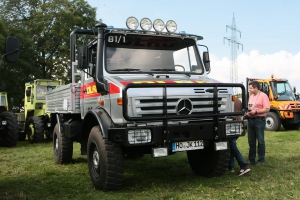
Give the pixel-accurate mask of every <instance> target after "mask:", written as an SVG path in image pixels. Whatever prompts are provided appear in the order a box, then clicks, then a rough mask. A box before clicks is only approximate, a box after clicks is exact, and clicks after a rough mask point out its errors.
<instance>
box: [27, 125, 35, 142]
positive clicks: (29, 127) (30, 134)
mask: <svg viewBox="0 0 300 200" xmlns="http://www.w3.org/2000/svg"><path fill="white" fill-rule="evenodd" d="M33 136H34V126H33V124H29V126H28V138H30V139H33Z"/></svg>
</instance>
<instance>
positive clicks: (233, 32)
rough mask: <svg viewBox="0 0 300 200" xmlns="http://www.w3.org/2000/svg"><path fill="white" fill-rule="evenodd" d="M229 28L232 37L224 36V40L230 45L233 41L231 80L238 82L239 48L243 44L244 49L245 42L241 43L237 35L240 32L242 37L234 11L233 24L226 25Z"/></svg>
mask: <svg viewBox="0 0 300 200" xmlns="http://www.w3.org/2000/svg"><path fill="white" fill-rule="evenodd" d="M227 29H230V30H231V38H228V37H224V38H223V42H224V43H225V40H227V41H228V45H230V43H231V63H230V82H231V83H237V82H238V63H237V49H239V46H240V45H241V46H242V50H243V44H241V43H240V42H239V41H238V40H237V37H236V33H237V32H238V33H240V38H241V35H242V34H241V31H240V30H238V29H237V27H236V25H235V18H234V13H233V17H232V25H231V26H229V25H226V32H227ZM237 89H238V88H235V94H237Z"/></svg>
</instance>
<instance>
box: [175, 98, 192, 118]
mask: <svg viewBox="0 0 300 200" xmlns="http://www.w3.org/2000/svg"><path fill="white" fill-rule="evenodd" d="M192 111H193V104H192V101H191V100H190V99H180V100H179V101H178V103H177V105H176V112H177V115H189V114H191V113H192Z"/></svg>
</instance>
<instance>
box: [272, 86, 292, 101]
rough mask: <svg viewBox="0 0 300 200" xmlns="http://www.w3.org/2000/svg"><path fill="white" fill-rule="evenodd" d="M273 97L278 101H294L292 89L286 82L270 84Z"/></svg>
mask: <svg viewBox="0 0 300 200" xmlns="http://www.w3.org/2000/svg"><path fill="white" fill-rule="evenodd" d="M271 86H272V90H273V93H274V97H275V98H276V99H277V100H279V101H290V100H295V97H294V94H293V91H292V88H291V86H290V84H289V83H288V82H271Z"/></svg>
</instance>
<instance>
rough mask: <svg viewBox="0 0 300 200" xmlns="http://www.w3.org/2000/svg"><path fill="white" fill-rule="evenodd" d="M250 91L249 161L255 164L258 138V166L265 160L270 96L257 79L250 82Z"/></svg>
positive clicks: (248, 113)
mask: <svg viewBox="0 0 300 200" xmlns="http://www.w3.org/2000/svg"><path fill="white" fill-rule="evenodd" d="M249 92H250V94H251V96H250V97H249V101H248V112H247V115H248V117H249V120H248V143H249V147H250V148H249V162H250V164H251V165H254V164H255V157H256V140H257V142H258V145H257V151H258V152H257V154H258V162H257V163H256V165H257V166H259V165H261V164H263V163H264V162H265V153H266V145H265V126H266V114H267V112H269V110H270V102H269V97H268V96H267V95H266V94H265V93H263V92H261V91H260V86H259V83H258V82H257V81H252V82H250V83H249Z"/></svg>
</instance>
